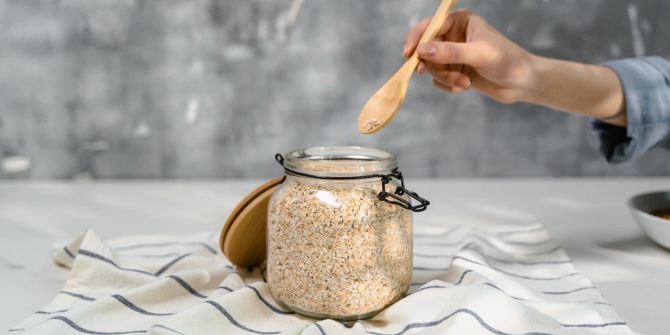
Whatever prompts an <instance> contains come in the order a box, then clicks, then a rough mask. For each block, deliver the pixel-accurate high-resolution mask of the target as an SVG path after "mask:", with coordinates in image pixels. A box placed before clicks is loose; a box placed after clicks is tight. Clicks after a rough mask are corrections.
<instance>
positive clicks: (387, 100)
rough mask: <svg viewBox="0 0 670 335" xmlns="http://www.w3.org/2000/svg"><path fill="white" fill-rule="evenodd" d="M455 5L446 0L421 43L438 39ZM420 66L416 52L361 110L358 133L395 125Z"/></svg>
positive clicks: (452, 0) (452, 1)
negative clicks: (439, 32)
mask: <svg viewBox="0 0 670 335" xmlns="http://www.w3.org/2000/svg"><path fill="white" fill-rule="evenodd" d="M455 4H456V0H442V2H441V3H440V6H439V7H437V10H435V14H434V15H433V18H432V19H431V20H430V24H428V27H427V28H426V31H425V32H424V33H423V35H422V36H421V40H420V41H419V43H425V42H428V41H430V40H432V39H434V38H435V35H437V32H438V31H439V30H440V28H442V24H443V23H444V21H446V20H447V17H448V16H449V12H451V9H452V8H453V7H454V5H455ZM418 65H419V55H418V54H417V52H416V50H414V53H413V54H412V56H411V57H410V58H409V59H408V60H407V61H406V62H405V64H403V65H402V66H401V67H400V69H399V70H398V72H396V73H395V74H394V75H393V76H392V77H391V78H390V79H389V80H388V81H386V83H385V84H384V86H382V87H381V88H380V89H379V90H378V91H377V92H376V93H375V94H374V95H373V96H372V98H370V100H368V102H367V103H366V104H365V106H364V107H363V109H362V110H361V114H359V115H358V131H359V132H361V134H372V133H375V132H377V131H379V130H381V129H382V128H384V127H386V126H387V125H388V124H389V123H390V122H391V120H392V119H393V117H394V116H395V114H396V113H397V112H398V110H399V109H400V106H401V105H402V103H403V101H405V94H406V93H407V87H408V86H409V82H410V80H411V79H412V74H413V73H414V70H416V67H417V66H418Z"/></svg>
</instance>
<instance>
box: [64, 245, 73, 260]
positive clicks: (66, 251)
mask: <svg viewBox="0 0 670 335" xmlns="http://www.w3.org/2000/svg"><path fill="white" fill-rule="evenodd" d="M63 250H65V253H66V254H67V255H68V256H70V257H71V258H74V254H73V253H72V251H70V249H68V248H67V246H63Z"/></svg>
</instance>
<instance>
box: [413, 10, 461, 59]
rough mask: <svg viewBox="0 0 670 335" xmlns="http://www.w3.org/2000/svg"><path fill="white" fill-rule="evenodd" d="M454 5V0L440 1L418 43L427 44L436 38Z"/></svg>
mask: <svg viewBox="0 0 670 335" xmlns="http://www.w3.org/2000/svg"><path fill="white" fill-rule="evenodd" d="M454 5H456V0H442V2H441V3H440V6H439V7H437V9H436V10H435V14H433V18H431V19H430V23H429V24H428V27H427V28H426V30H425V31H424V32H423V35H421V39H420V40H419V43H425V42H428V41H430V40H432V39H434V38H435V36H437V32H438V31H440V29H441V28H442V25H444V23H445V22H446V21H447V17H449V13H450V12H451V9H452V8H453V7H454ZM415 53H416V52H415Z"/></svg>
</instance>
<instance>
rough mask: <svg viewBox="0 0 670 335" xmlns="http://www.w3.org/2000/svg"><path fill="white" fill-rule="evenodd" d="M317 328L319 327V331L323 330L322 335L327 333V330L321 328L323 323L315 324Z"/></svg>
mask: <svg viewBox="0 0 670 335" xmlns="http://www.w3.org/2000/svg"><path fill="white" fill-rule="evenodd" d="M314 325H315V326H316V328H319V331H320V332H321V334H322V335H326V331H325V330H323V328H321V325H320V324H319V323H318V322H317V323H315V324H314Z"/></svg>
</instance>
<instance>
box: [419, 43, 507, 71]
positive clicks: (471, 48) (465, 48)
mask: <svg viewBox="0 0 670 335" xmlns="http://www.w3.org/2000/svg"><path fill="white" fill-rule="evenodd" d="M417 52H418V53H419V57H420V58H421V59H423V60H424V61H427V62H432V63H437V64H465V65H469V66H472V67H475V68H478V67H484V66H487V65H490V64H491V63H492V62H493V61H494V60H495V59H496V57H497V54H498V51H497V50H496V49H495V48H493V47H492V46H491V45H490V44H489V43H487V42H482V41H479V42H467V43H456V42H427V43H422V44H421V45H419V46H418V47H417Z"/></svg>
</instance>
